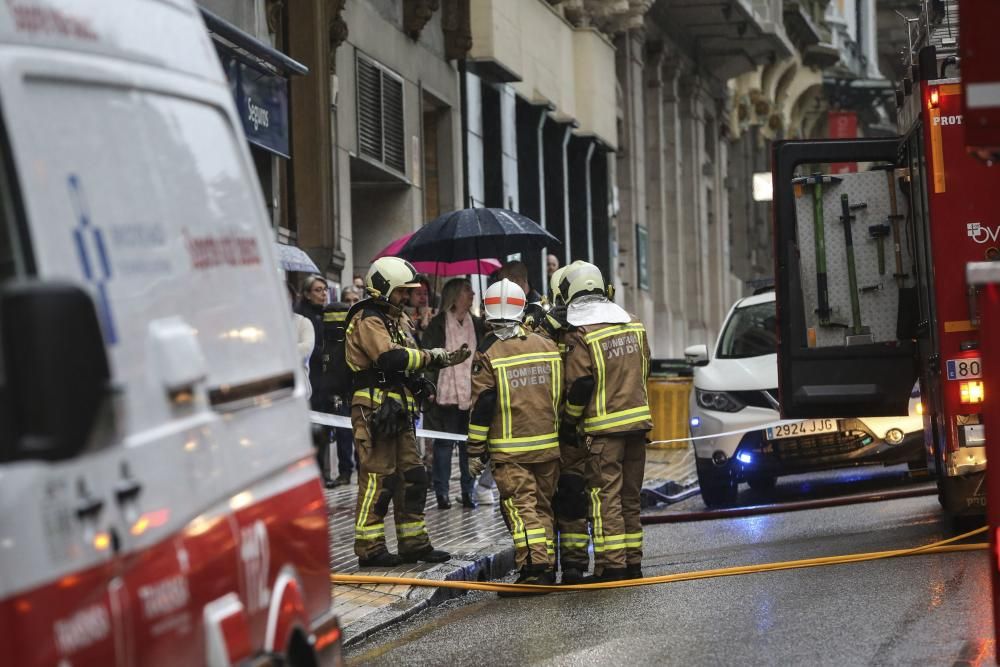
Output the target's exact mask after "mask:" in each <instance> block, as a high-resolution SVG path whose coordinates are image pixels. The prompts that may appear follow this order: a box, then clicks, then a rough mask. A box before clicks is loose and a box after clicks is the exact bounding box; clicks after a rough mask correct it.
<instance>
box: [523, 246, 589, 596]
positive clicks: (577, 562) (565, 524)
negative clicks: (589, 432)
mask: <svg viewBox="0 0 1000 667" xmlns="http://www.w3.org/2000/svg"><path fill="white" fill-rule="evenodd" d="M582 263H583V262H582V261H581V260H577V261H575V262H573V263H572V264H569V265H567V266H562V267H559V268H558V269H556V270H555V271H553V272H552V276H551V277H550V278H549V290H550V293H551V295H552V307H551V308H550V309H549V311H548V312H547V313H545V316H544V318H543V319H540V320H539V321H538V322H535V323H533V324H534V331H535V332H536V333H538V334H539V335H541V336H544V337H546V338H548V339H550V340H552V341H553V342H555V344H556V347H557V349H558V350H559V354H560V355H561V356H562V357H563V358H564V359H565V354H566V343H565V340H564V339H565V337H566V333H567V332H568V331H569V329H570V328H571V327H570V325H569V323H568V322H566V300H565V298H564V297H563V292H562V278H563V276H564V275H565V274H566V272H568V271H572V270H575V269H576V268H578V267H579V266H580V265H581V264H582ZM559 449H560V466H559V477H558V481H557V483H556V492H555V496H554V497H553V498H552V513H553V519H554V523H555V533H556V545H555V546H556V562H557V565H558V569H559V570H561V571H562V579H561V581H562V583H564V584H578V583H580V582H581V581H582V580H583V573H584V572H586V571H587V567H588V566H589V565H590V553H589V549H590V534H589V533H588V532H587V507H588V501H587V491H586V489H587V484H586V481H585V478H586V470H587V458H588V455H587V450H586V449H583V448H582V447H578V446H576V438H574V441H573V443H572V444H570V443H560V447H559Z"/></svg>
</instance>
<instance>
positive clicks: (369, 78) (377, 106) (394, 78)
mask: <svg viewBox="0 0 1000 667" xmlns="http://www.w3.org/2000/svg"><path fill="white" fill-rule="evenodd" d="M357 79H358V152H359V153H360V154H361V155H362V156H364V157H366V158H369V159H371V160H374V161H376V162H380V163H382V164H384V165H385V166H387V167H389V168H390V169H394V170H395V171H398V172H400V173H405V171H406V144H405V140H404V131H403V80H402V79H401V78H400V77H399V76H398V75H397V74H395V73H394V72H391V71H390V70H388V69H386V68H385V67H383V66H382V65H380V64H379V63H377V62H375V61H374V60H371V59H369V58H366V57H364V56H362V55H360V54H359V55H358V58H357Z"/></svg>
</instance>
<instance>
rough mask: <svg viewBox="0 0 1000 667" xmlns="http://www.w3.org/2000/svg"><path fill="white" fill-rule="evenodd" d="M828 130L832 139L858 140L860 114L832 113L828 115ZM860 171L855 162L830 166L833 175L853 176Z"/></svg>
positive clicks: (849, 112) (850, 112)
mask: <svg viewBox="0 0 1000 667" xmlns="http://www.w3.org/2000/svg"><path fill="white" fill-rule="evenodd" d="M826 120H827V128H828V132H829V134H830V138H831V139H857V138H858V114H856V113H855V112H853V111H830V112H828V114H827V119H826ZM857 170H858V165H857V164H856V163H854V162H835V163H833V164H831V165H830V173H831V174H851V173H854V172H856V171H857Z"/></svg>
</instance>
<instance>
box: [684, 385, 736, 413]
mask: <svg viewBox="0 0 1000 667" xmlns="http://www.w3.org/2000/svg"><path fill="white" fill-rule="evenodd" d="M694 395H695V400H696V401H697V402H698V405H699V406H700V407H703V408H705V409H706V410H718V411H719V412H739V411H740V410H742V409H743V408H744V407H746V406H745V405H744V404H743V401H741V400H740V399H738V398H736V397H735V396H733V395H732V394H730V393H729V392H728V391H703V390H701V389H695V390H694Z"/></svg>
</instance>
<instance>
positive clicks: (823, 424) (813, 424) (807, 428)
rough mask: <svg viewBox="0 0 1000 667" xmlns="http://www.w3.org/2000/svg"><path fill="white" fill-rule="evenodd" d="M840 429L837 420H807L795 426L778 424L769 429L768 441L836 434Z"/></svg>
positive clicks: (796, 423)
mask: <svg viewBox="0 0 1000 667" xmlns="http://www.w3.org/2000/svg"><path fill="white" fill-rule="evenodd" d="M838 430H840V429H839V427H838V426H837V420H836V419H807V420H805V421H801V422H795V423H794V424H778V425H777V426H772V427H771V428H769V429H767V439H768V440H781V439H782V438H799V437H802V436H807V435H818V434H820V433H836V432H837V431H838Z"/></svg>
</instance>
